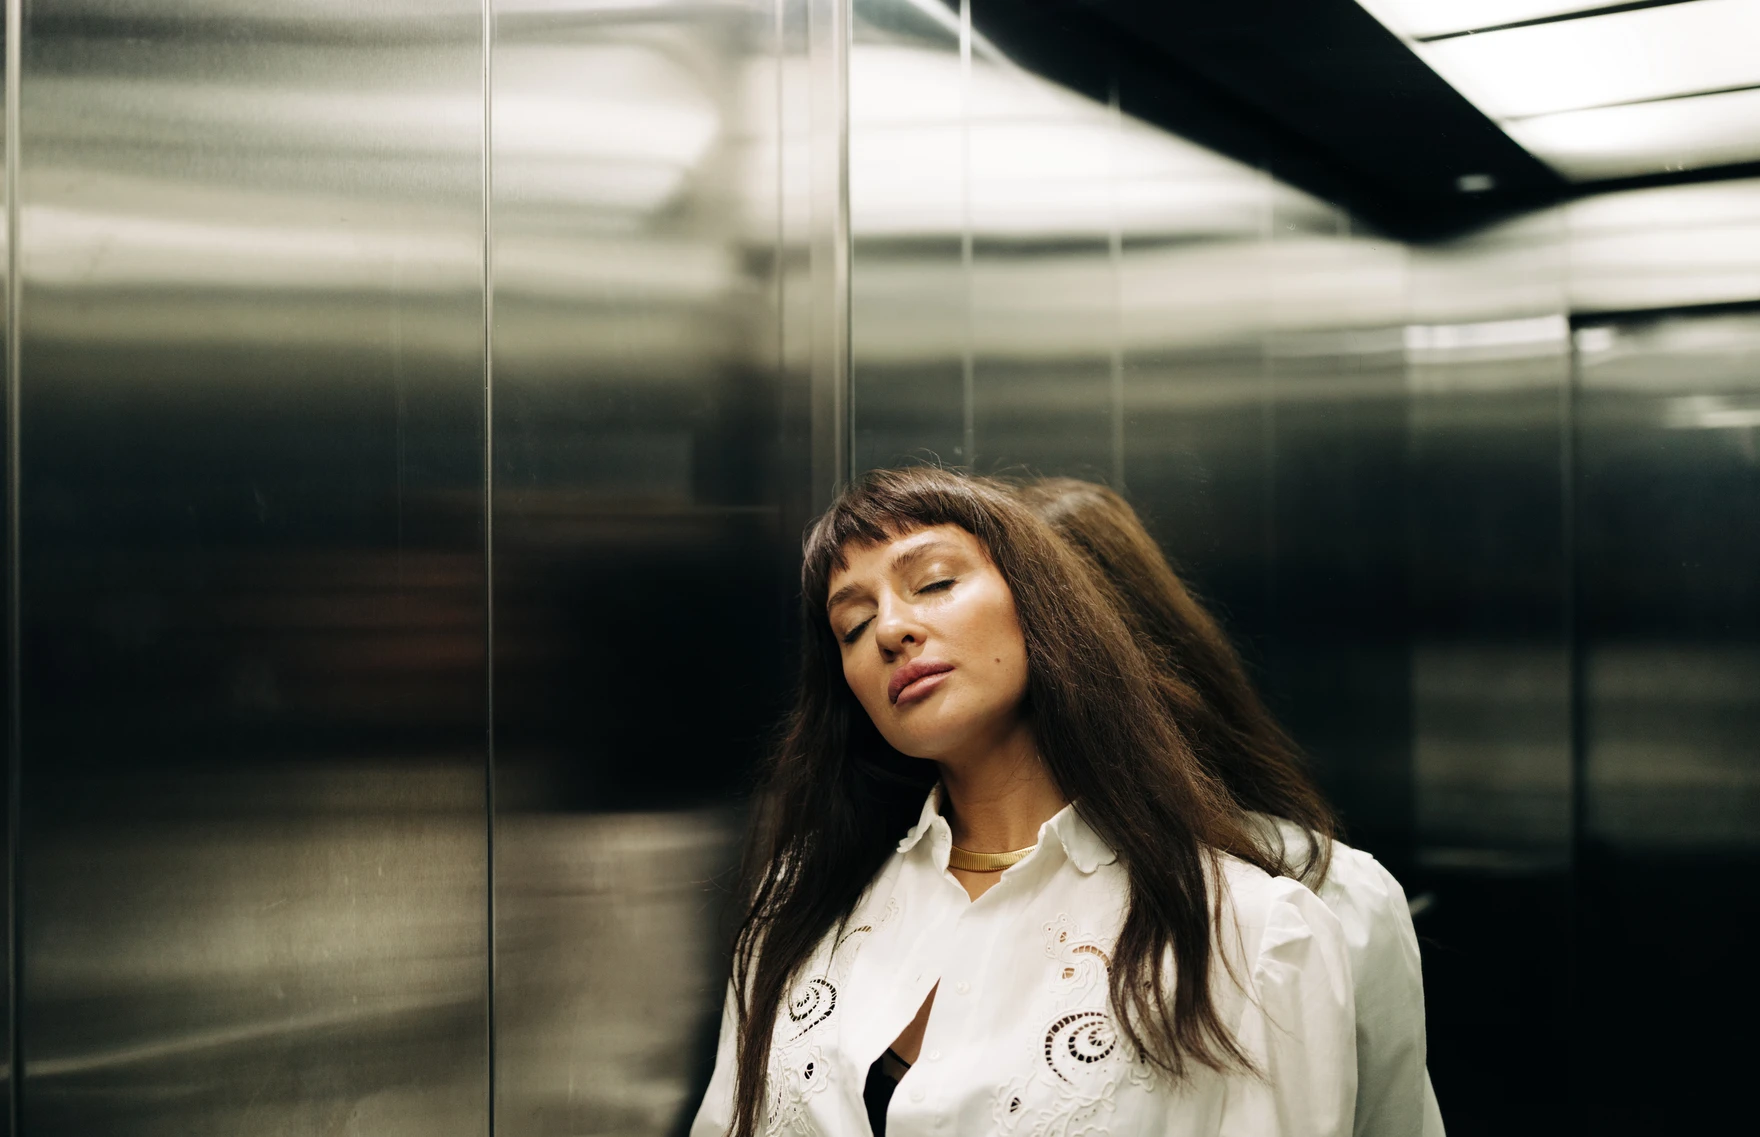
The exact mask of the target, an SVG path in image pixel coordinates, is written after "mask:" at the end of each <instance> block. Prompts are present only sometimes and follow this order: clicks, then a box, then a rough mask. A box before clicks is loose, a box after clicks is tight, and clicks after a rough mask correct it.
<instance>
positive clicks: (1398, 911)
mask: <svg viewBox="0 0 1760 1137" xmlns="http://www.w3.org/2000/svg"><path fill="white" fill-rule="evenodd" d="M1355 856H1356V857H1357V858H1359V860H1360V861H1361V864H1358V865H1353V866H1351V871H1352V872H1353V877H1354V880H1353V887H1351V888H1350V889H1349V890H1348V893H1343V894H1341V895H1340V896H1339V897H1337V898H1334V897H1332V896H1330V895H1328V893H1330V891H1331V889H1330V887H1329V888H1327V889H1323V890H1322V896H1323V898H1324V899H1326V900H1327V902H1328V904H1329V905H1330V906H1331V907H1332V908H1333V910H1334V911H1335V912H1337V913H1338V916H1339V918H1340V920H1341V921H1342V922H1343V924H1344V926H1345V931H1346V935H1347V937H1348V938H1349V939H1350V941H1351V942H1350V950H1351V965H1352V969H1353V972H1354V974H1355V978H1356V985H1357V995H1356V1001H1357V1059H1358V1062H1359V1064H1360V1068H1359V1070H1358V1089H1357V1121H1356V1137H1413V1135H1417V1134H1422V1135H1423V1137H1442V1117H1441V1114H1440V1113H1439V1112H1438V1111H1437V1108H1436V1095H1435V1092H1434V1091H1433V1090H1432V1089H1431V1088H1430V1075H1429V1072H1428V1071H1427V1070H1426V1068H1425V1062H1426V1048H1425V1041H1424V972H1423V964H1422V962H1421V960H1420V958H1419V954H1418V937H1417V932H1416V931H1415V930H1414V929H1413V927H1412V917H1411V910H1410V908H1409V906H1408V905H1407V904H1406V895H1405V892H1404V890H1403V889H1401V888H1400V885H1399V882H1398V881H1397V880H1395V879H1394V878H1393V875H1392V874H1391V873H1389V872H1388V871H1387V870H1386V869H1385V868H1383V867H1382V866H1381V864H1380V862H1378V861H1376V860H1375V859H1374V858H1373V857H1370V856H1369V855H1368V854H1366V853H1355Z"/></svg>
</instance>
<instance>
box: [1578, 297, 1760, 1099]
mask: <svg viewBox="0 0 1760 1137" xmlns="http://www.w3.org/2000/svg"><path fill="white" fill-rule="evenodd" d="M1756 292H1760V289H1756ZM1576 359H1577V404H1576V410H1577V413H1576V416H1575V424H1574V425H1575V442H1576V478H1575V481H1574V488H1575V511H1574V512H1575V520H1576V534H1577V547H1578V555H1577V596H1578V605H1577V612H1578V615H1577V620H1578V627H1577V638H1578V653H1577V665H1578V674H1577V698H1578V708H1579V710H1578V715H1579V721H1578V731H1579V742H1578V745H1579V763H1580V767H1579V769H1580V778H1581V781H1580V784H1579V787H1578V794H1579V800H1580V801H1581V803H1582V806H1581V819H1580V827H1581V832H1580V841H1579V865H1578V874H1579V888H1580V891H1581V897H1582V899H1581V904H1580V909H1581V928H1582V941H1581V942H1582V943H1583V945H1584V953H1583V954H1584V958H1583V959H1582V961H1581V963H1580V965H1579V966H1580V975H1581V982H1582V984H1583V987H1584V989H1585V990H1587V991H1591V992H1597V993H1598V994H1597V995H1595V996H1592V997H1589V998H1586V999H1585V1000H1584V1001H1583V1005H1582V1008H1581V1017H1580V1022H1579V1024H1578V1026H1579V1030H1580V1038H1581V1040H1582V1046H1581V1053H1582V1058H1581V1062H1580V1069H1581V1071H1582V1083H1583V1099H1584V1101H1585V1102H1586V1103H1587V1108H1586V1109H1585V1111H1584V1116H1585V1121H1586V1123H1587V1126H1588V1127H1590V1128H1593V1129H1595V1130H1596V1131H1599V1132H1620V1133H1625V1132H1631V1133H1638V1132H1660V1131H1664V1130H1675V1131H1683V1132H1705V1131H1710V1130H1712V1129H1715V1128H1728V1127H1730V1124H1731V1122H1733V1121H1734V1120H1735V1118H1736V1117H1738V1116H1740V1114H1739V1112H1738V1111H1745V1108H1746V1106H1745V1103H1744V1104H1738V1103H1737V1101H1736V1099H1735V1094H1734V1093H1733V1092H1732V1091H1731V1090H1726V1089H1723V1088H1722V1087H1726V1086H1727V1087H1734V1086H1741V1085H1744V1084H1745V1074H1744V1068H1745V1066H1746V1065H1747V1059H1746V1057H1745V1053H1744V1048H1743V1046H1742V1045H1741V1044H1740V1043H1739V1042H1738V1041H1737V1039H1738V1038H1739V1037H1740V1035H1741V1033H1742V1032H1744V1031H1745V1030H1746V1024H1748V1023H1752V1022H1753V1021H1754V1019H1755V1016H1757V1015H1760V982H1757V981H1756V980H1755V979H1754V977H1753V965H1752V954H1753V953H1752V950H1751V949H1750V948H1749V946H1748V943H1747V936H1746V935H1744V934H1743V930H1745V929H1747V928H1750V927H1753V926H1754V925H1755V923H1756V922H1760V892H1757V891H1756V889H1755V888H1754V877H1755V873H1756V871H1757V870H1760V855H1757V854H1760V741H1757V740H1760V572H1757V571H1756V567H1757V566H1760V526H1757V525H1756V520H1755V519H1756V518H1760V448H1757V446H1756V439H1757V438H1760V303H1749V304H1747V305H1743V306H1740V307H1738V308H1736V309H1734V310H1731V309H1728V308H1725V309H1716V308H1714V309H1708V310H1701V311H1697V312H1694V311H1691V310H1687V311H1676V312H1672V313H1669V312H1661V313H1630V314H1627V315H1624V316H1611V317H1609V316H1603V317H1595V318H1585V319H1583V320H1581V321H1579V323H1578V328H1577V332H1576ZM1639 961H1641V962H1639ZM1635 962H1636V963H1637V965H1638V966H1659V967H1662V968H1666V970H1667V973H1668V974H1670V975H1672V976H1677V977H1678V980H1679V981H1680V982H1681V983H1683V984H1686V985H1688V986H1689V987H1699V988H1703V989H1705V990H1708V991H1713V992H1715V994H1714V995H1713V997H1711V998H1708V999H1702V1000H1696V999H1681V1000H1674V999H1669V1000H1645V999H1639V1000H1634V1001H1627V1000H1624V999H1618V998H1609V997H1606V996H1605V995H1603V994H1599V993H1605V992H1612V991H1616V990H1618V989H1619V988H1620V987H1621V986H1622V985H1624V984H1627V983H1629V982H1630V980H1631V976H1632V974H1633V969H1634V964H1635ZM1634 1036H1636V1037H1676V1038H1693V1039H1703V1040H1706V1041H1705V1044H1704V1045H1701V1046H1696V1047H1694V1048H1693V1049H1694V1050H1696V1051H1698V1052H1699V1053H1697V1054H1693V1055H1689V1054H1687V1053H1685V1052H1670V1053H1667V1054H1665V1055H1664V1056H1663V1057H1662V1059H1661V1060H1660V1061H1658V1062H1640V1061H1639V1060H1638V1059H1637V1057H1636V1056H1635V1055H1634V1054H1633V1053H1632V1052H1631V1048H1630V1046H1628V1045H1626V1044H1624V1043H1623V1042H1622V1041H1621V1040H1622V1039H1629V1038H1632V1037H1634ZM1639 1078H1645V1079H1652V1078H1653V1079H1656V1082H1655V1083H1654V1084H1657V1085H1665V1086H1681V1085H1689V1084H1693V1085H1702V1086H1706V1087H1708V1089H1707V1090H1706V1091H1705V1092H1703V1093H1698V1094H1689V1095H1680V1094H1662V1093H1645V1094H1637V1095H1632V1094H1630V1093H1629V1092H1628V1091H1627V1090H1626V1089H1625V1087H1628V1086H1630V1085H1632V1084H1634V1082H1635V1080H1636V1079H1639Z"/></svg>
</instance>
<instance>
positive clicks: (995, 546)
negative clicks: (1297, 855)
mask: <svg viewBox="0 0 1760 1137" xmlns="http://www.w3.org/2000/svg"><path fill="white" fill-rule="evenodd" d="M945 524H952V525H958V526H960V527H961V528H962V529H965V530H966V531H967V532H969V533H971V534H972V535H973V536H974V537H976V538H977V539H978V541H979V543H980V544H982V545H983V547H984V549H985V551H986V552H987V554H988V555H989V557H990V559H991V561H992V562H993V563H994V564H995V565H996V567H997V569H998V570H999V571H1000V572H1001V574H1002V577H1003V579H1004V580H1005V581H1006V582H1007V584H1008V586H1009V588H1010V589H1011V590H1012V592H1013V594H1014V602H1015V610H1016V613H1017V615H1018V617H1019V620H1020V626H1021V632H1022V635H1023V637H1024V638H1025V640H1026V648H1027V669H1028V680H1027V697H1026V707H1027V710H1026V713H1027V714H1028V715H1029V716H1030V719H1031V723H1032V727H1033V734H1034V740H1035V743H1036V745H1037V747H1038V751H1039V754H1040V757H1041V759H1042V760H1043V761H1044V763H1045V767H1046V769H1047V771H1048V772H1049V773H1050V775H1051V777H1052V779H1053V780H1054V781H1055V783H1056V784H1057V787H1058V789H1059V790H1060V791H1061V792H1062V794H1063V796H1064V797H1065V798H1066V799H1067V800H1069V801H1071V802H1073V803H1075V808H1076V809H1077V810H1078V811H1079V812H1080V813H1081V816H1082V818H1083V819H1084V820H1085V821H1086V822H1087V823H1088V824H1089V825H1090V826H1092V828H1093V829H1094V831H1095V832H1096V833H1097V834H1099V836H1100V837H1101V838H1102V839H1104V840H1105V841H1106V843H1107V844H1108V845H1110V846H1111V847H1112V849H1113V850H1114V851H1115V852H1117V853H1118V856H1119V863H1120V864H1121V866H1122V867H1123V868H1124V870H1125V872H1126V874H1127V876H1128V878H1129V882H1130V887H1129V903H1128V908H1127V911H1126V915H1125V919H1124V926H1123V928H1122V930H1121V932H1120V934H1119V938H1118V943H1117V946H1116V947H1115V948H1114V951H1113V965H1112V968H1111V975H1110V980H1109V982H1110V997H1111V1002H1112V1007H1113V1009H1114V1014H1115V1017H1116V1019H1117V1021H1118V1024H1119V1027H1120V1029H1121V1030H1122V1031H1123V1033H1124V1034H1125V1036H1126V1038H1127V1039H1128V1040H1129V1041H1130V1043H1132V1044H1133V1045H1134V1046H1135V1047H1136V1048H1137V1050H1138V1052H1139V1053H1141V1054H1142V1055H1143V1056H1144V1057H1145V1058H1146V1059H1147V1060H1148V1061H1150V1062H1152V1063H1153V1064H1155V1065H1156V1066H1158V1067H1160V1068H1161V1069H1162V1070H1163V1071H1164V1072H1165V1073H1166V1074H1168V1075H1169V1076H1170V1077H1172V1078H1174V1079H1178V1078H1180V1077H1181V1076H1183V1075H1184V1074H1185V1073H1186V1072H1187V1070H1188V1069H1189V1068H1190V1067H1191V1066H1192V1065H1193V1064H1197V1065H1201V1066H1205V1067H1209V1068H1211V1069H1216V1070H1227V1069H1251V1068H1252V1065H1251V1062H1250V1060H1249V1059H1248V1058H1247V1056H1246V1054H1245V1053H1244V1052H1243V1051H1242V1050H1241V1048H1240V1047H1239V1046H1238V1045H1237V1043H1236V1041H1235V1039H1234V1037H1233V1036H1232V1034H1231V1033H1230V1031H1229V1029H1228V1027H1227V1025H1226V1024H1225V1023H1224V1022H1223V1021H1222V1019H1221V1017H1220V1016H1219V1015H1218V1013H1217V1010H1216V1007H1215V1005H1214V1003H1213V1002H1212V999H1211V987H1210V983H1211V950H1212V944H1213V939H1212V931H1213V927H1214V924H1215V920H1216V919H1217V918H1218V917H1219V914H1220V911H1221V907H1220V905H1221V899H1220V888H1218V889H1217V890H1215V891H1214V892H1213V891H1212V890H1211V889H1210V887H1209V885H1208V884H1207V882H1206V870H1207V869H1213V868H1214V865H1213V861H1214V858H1215V856H1216V855H1217V852H1218V851H1222V852H1227V853H1231V854H1233V855H1235V856H1238V857H1241V858H1243V859H1245V860H1248V861H1250V862H1252V863H1253V864H1256V865H1258V866H1259V867H1261V868H1263V869H1265V870H1266V871H1268V872H1274V873H1275V872H1279V871H1281V865H1280V864H1279V863H1278V862H1277V861H1276V859H1275V858H1273V857H1271V856H1269V855H1267V854H1266V853H1264V852H1262V851H1261V850H1260V848H1259V847H1258V846H1257V845H1255V843H1254V841H1253V839H1252V837H1251V835H1250V834H1249V833H1248V832H1247V830H1246V829H1245V827H1244V822H1243V820H1242V818H1241V817H1240V815H1239V813H1238V811H1237V810H1235V809H1234V807H1233V806H1232V804H1231V803H1230V802H1229V801H1228V798H1227V795H1226V793H1225V792H1224V791H1223V789H1222V788H1221V787H1220V786H1219V785H1217V784H1216V783H1215V782H1214V780H1213V779H1211V778H1210V777H1209V776H1208V775H1207V774H1205V773H1204V771H1203V768H1202V767H1201V765H1200V764H1199V763H1198V762H1197V761H1196V760H1195V759H1194V758H1193V756H1192V754H1191V751H1190V749H1189V748H1188V747H1187V745H1186V743H1185V741H1184V739H1183V738H1182V737H1181V735H1180V732H1179V729H1178V727H1177V726H1176V725H1175V724H1174V722H1173V720H1172V719H1171V718H1170V717H1169V716H1168V715H1167V714H1166V712H1165V711H1164V709H1163V705H1162V702H1161V700H1160V699H1159V698H1158V697H1157V693H1156V690H1155V682H1156V677H1155V671H1154V668H1153V665H1152V664H1151V663H1150V662H1149V660H1148V659H1147V658H1146V657H1145V656H1144V655H1143V653H1142V650H1141V649H1140V648H1139V647H1138V645H1137V643H1136V641H1135V639H1134V637H1133V635H1132V633H1131V632H1130V630H1129V629H1128V628H1127V627H1126V626H1125V623H1124V621H1123V619H1122V618H1121V617H1120V615H1119V614H1118V612H1117V611H1116V610H1115V609H1114V608H1113V606H1112V605H1111V604H1110V603H1109V602H1108V601H1107V598H1106V597H1105V596H1104V595H1103V593H1102V592H1101V590H1100V588H1099V587H1098V586H1097V584H1096V583H1095V582H1094V580H1093V579H1092V575H1091V573H1090V572H1089V571H1088V570H1087V568H1086V567H1085V566H1084V565H1083V564H1082V563H1081V561H1080V559H1079V558H1078V557H1077V556H1076V555H1075V554H1074V552H1073V551H1072V550H1071V549H1070V548H1069V546H1067V545H1066V544H1064V543H1063V542H1062V541H1061V540H1059V539H1058V538H1057V536H1056V535H1055V534H1054V533H1053V532H1052V531H1051V530H1050V529H1049V528H1048V527H1047V526H1046V525H1045V524H1044V523H1043V522H1041V521H1040V520H1039V519H1038V518H1037V517H1035V516H1034V515H1033V513H1032V512H1031V511H1030V510H1029V509H1027V508H1026V507H1025V506H1024V505H1023V504H1022V503H1021V502H1020V501H1018V500H1017V499H1015V498H1014V497H1013V496H1012V495H1011V494H1010V493H1009V492H1008V491H1007V490H1006V489H1005V488H1004V487H1002V486H1000V485H998V484H996V483H993V482H988V481H985V480H983V479H978V478H971V477H966V476H962V475H959V474H955V473H952V472H949V471H946V470H940V469H933V468H927V467H919V468H912V469H904V470H883V471H877V472H874V473H871V474H868V475H866V476H865V477H863V478H861V479H859V480H857V481H856V482H855V483H854V484H852V485H850V486H849V487H848V488H847V489H845V490H844V491H843V492H842V493H841V494H840V495H839V496H838V498H837V500H836V501H835V502H834V503H833V504H832V506H831V508H830V509H829V510H828V511H827V512H826V513H825V514H824V515H823V516H822V517H820V518H819V519H818V520H817V521H816V522H815V523H814V524H813V525H812V527H811V528H810V529H809V530H808V532H807V535H806V540H805V547H804V550H803V552H804V558H803V560H804V563H803V565H802V568H801V603H802V612H803V620H802V625H803V627H802V659H801V672H800V678H799V686H798V690H797V693H796V701H795V706H794V710H793V711H792V713H791V714H790V716H789V718H788V720H787V723H786V729H785V732H784V734H783V737H782V739H781V741H780V744H779V745H778V747H777V749H776V751H775V752H774V754H773V755H772V758H771V761H770V763H769V765H768V768H767V770H766V773H765V777H764V781H763V783H762V786H761V788H760V792H759V794H758V799H757V810H756V815H755V819H754V823H753V828H752V837H751V845H750V847H749V849H748V852H747V858H746V864H745V873H744V876H745V880H744V886H745V894H744V895H745V897H746V900H747V909H746V916H745V920H744V922H743V924H742V925H741V927H740V929H739V933H738V936H737V937H736V939H735V943H734V959H733V989H734V1001H735V1005H736V1014H737V1027H736V1029H737V1031H738V1050H737V1054H738V1073H737V1078H736V1082H735V1093H734V1112H733V1133H734V1134H735V1135H736V1137H750V1135H752V1134H754V1133H755V1132H756V1131H757V1129H758V1127H759V1125H760V1124H761V1123H762V1113H763V1109H764V1100H765V1094H766V1075H767V1068H768V1065H769V1053H770V1044H771V1038H772V1034H773V1032H774V1030H775V1023H776V1016H777V1009H778V1007H779V1006H780V1005H781V1003H782V1001H783V1000H784V998H785V997H786V996H787V994H788V993H789V990H790V987H791V985H792V983H793V982H794V980H795V979H796V978H797V977H798V972H799V971H800V969H801V968H802V967H803V966H805V964H806V963H807V961H808V960H809V959H810V958H811V957H812V955H813V953H814V952H815V950H816V949H817V948H818V946H819V945H820V943H821V942H822V941H823V940H824V939H825V938H826V936H827V935H828V934H830V933H831V932H832V931H833V930H834V929H835V928H837V927H839V926H840V925H841V924H842V922H843V921H844V920H846V919H847V918H848V917H849V915H850V914H851V913H852V912H853V911H854V908H855V905H856V904H857V902H858V901H859V900H860V898H861V896H862V893H863V891H864V890H865V889H866V888H867V886H868V884H869V882H870V881H871V880H872V879H873V878H874V876H875V874H876V873H877V872H878V871H879V870H880V868H881V866H882V865H883V864H884V863H885V862H886V860H887V858H888V857H889V856H890V855H891V854H892V852H893V851H894V850H895V848H896V847H897V843H898V840H899V838H900V836H901V835H902V834H903V833H904V831H905V830H906V829H908V828H909V827H910V825H911V824H912V823H913V822H914V821H915V820H916V819H917V815H918V813H919V811H920V810H921V808H922V804H923V799H924V797H925V795H926V794H927V793H928V790H929V788H930V787H931V786H932V785H934V783H935V781H936V778H937V768H936V766H935V764H934V763H933V762H929V761H925V760H923V759H918V758H909V757H906V756H905V755H903V754H901V753H899V752H898V751H897V750H894V749H893V748H892V747H891V746H889V745H888V744H887V743H886V742H885V740H884V739H883V738H881V736H880V733H879V731H878V730H876V729H875V727H874V725H873V722H872V721H871V720H870V719H869V718H868V716H867V714H866V713H865V712H864V711H863V710H862V708H861V705H860V704H859V703H857V702H856V699H855V696H854V695H853V694H852V693H851V692H850V689H849V687H848V685H847V684H846V683H845V681H844V678H843V670H842V662H841V656H840V654H839V651H838V645H837V643H836V640H835V638H834V636H833V633H832V631H831V627H830V623H829V621H828V619H827V617H826V613H825V602H826V592H827V589H828V586H829V582H830V579H831V576H832V574H833V573H834V572H835V571H836V570H837V569H838V568H839V567H841V566H842V565H843V564H844V560H843V557H844V553H845V550H846V549H848V548H850V547H851V546H861V545H866V544H875V543H881V542H885V541H889V540H892V539H894V538H896V537H898V536H902V535H904V534H907V533H910V532H913V531H915V530H917V529H920V528H927V527H930V526H934V525H945ZM1170 953H1171V955H1172V959H1173V968H1172V971H1173V974H1172V975H1171V976H1169V975H1167V974H1166V972H1165V968H1164V962H1165V960H1166V959H1167V958H1168V956H1169V954H1170Z"/></svg>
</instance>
